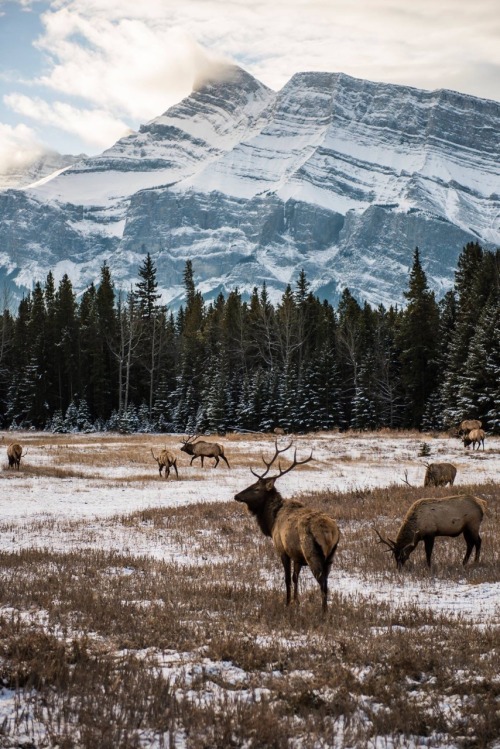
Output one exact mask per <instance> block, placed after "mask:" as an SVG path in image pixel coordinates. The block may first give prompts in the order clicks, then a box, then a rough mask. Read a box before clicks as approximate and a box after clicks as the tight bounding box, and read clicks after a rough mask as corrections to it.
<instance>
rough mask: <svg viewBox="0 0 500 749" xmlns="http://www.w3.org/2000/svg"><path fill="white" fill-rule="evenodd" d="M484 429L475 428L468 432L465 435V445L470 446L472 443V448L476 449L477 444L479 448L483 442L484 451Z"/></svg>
mask: <svg viewBox="0 0 500 749" xmlns="http://www.w3.org/2000/svg"><path fill="white" fill-rule="evenodd" d="M485 436H486V435H485V433H484V429H473V430H472V431H471V432H469V433H468V434H466V435H464V437H463V442H464V447H470V446H471V445H472V449H473V450H474V449H475V446H476V445H477V449H478V450H479V448H480V446H481V444H482V445H483V451H484V438H485Z"/></svg>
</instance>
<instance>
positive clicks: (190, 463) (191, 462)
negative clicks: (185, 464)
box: [189, 455, 203, 466]
mask: <svg viewBox="0 0 500 749" xmlns="http://www.w3.org/2000/svg"><path fill="white" fill-rule="evenodd" d="M195 458H196V455H193V457H192V458H191V460H190V462H189V465H190V466H192V465H193V460H194V459H195ZM201 465H202V466H203V459H202V461H201Z"/></svg>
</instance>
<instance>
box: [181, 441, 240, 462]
mask: <svg viewBox="0 0 500 749" xmlns="http://www.w3.org/2000/svg"><path fill="white" fill-rule="evenodd" d="M194 440H196V435H195V436H191V437H188V438H187V439H185V440H182V447H181V451H182V452H183V453H187V454H188V455H192V456H193V457H192V458H191V461H190V463H189V465H190V466H191V465H193V460H194V459H195V458H201V467H202V468H203V460H204V459H205V458H215V463H214V466H213V467H214V468H217V466H218V465H219V458H222V460H224V461H225V462H226V464H227V467H228V468H230V465H229V463H228V462H227V458H226V456H225V455H224V448H223V447H222V445H218V444H217V442H205V441H204V440H199V441H198V442H195V441H194Z"/></svg>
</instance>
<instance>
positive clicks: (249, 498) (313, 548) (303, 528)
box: [234, 440, 340, 611]
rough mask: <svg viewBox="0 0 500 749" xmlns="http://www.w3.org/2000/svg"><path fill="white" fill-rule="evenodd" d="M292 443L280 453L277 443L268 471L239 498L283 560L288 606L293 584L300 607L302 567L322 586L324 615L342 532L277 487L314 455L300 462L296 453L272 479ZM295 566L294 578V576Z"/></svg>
mask: <svg viewBox="0 0 500 749" xmlns="http://www.w3.org/2000/svg"><path fill="white" fill-rule="evenodd" d="M291 446H292V443H290V444H289V445H287V446H286V447H284V448H282V449H279V448H278V442H277V440H276V441H275V453H274V456H273V458H272V459H271V460H270V461H269V462H268V461H266V460H265V458H264V457H263V458H262V460H263V461H264V464H265V465H266V470H265V471H264V473H262V474H258V473H255V471H254V470H252V469H251V470H252V473H253V475H254V476H256V477H257V481H256V482H255V483H254V484H252V485H251V486H249V487H248V488H247V489H244V490H243V491H241V492H239V494H236V495H235V497H234V498H235V500H236V501H237V502H243V503H244V504H246V506H247V507H248V510H249V511H250V512H251V513H252V515H254V516H255V518H256V520H257V523H258V525H259V528H260V529H261V531H262V532H263V534H264V535H265V536H269V537H270V538H272V540H273V544H274V547H275V549H276V551H277V552H278V554H279V555H280V557H281V561H282V563H283V568H284V570H285V585H286V604H287V606H288V605H289V604H290V600H291V582H292V580H293V600H294V601H295V602H297V603H298V584H299V574H300V570H301V568H302V567H305V566H308V567H309V568H310V570H311V572H312V573H313V575H314V577H315V578H316V580H317V581H318V583H319V586H320V590H321V597H322V604H323V611H326V609H327V598H328V575H329V574H330V568H331V566H332V562H333V557H334V555H335V551H336V549H337V545H338V543H339V539H340V531H339V529H338V527H337V523H336V522H335V520H334V519H333V518H331V517H329V516H328V515H326V514H325V513H324V512H320V511H319V510H313V509H311V508H309V507H305V506H304V505H303V504H302V502H298V501H296V500H290V499H283V497H282V496H281V494H280V493H279V492H278V491H277V489H276V488H275V486H274V484H275V482H276V481H277V479H279V478H281V476H284V475H285V473H288V472H289V471H291V470H292V469H293V468H295V467H296V466H299V465H304V463H308V462H309V461H310V460H311V458H312V454H311V455H310V456H309V457H308V458H306V459H305V460H300V461H298V460H297V450H295V454H294V458H293V462H292V464H291V465H290V466H289V467H288V468H287V469H285V470H282V469H281V466H280V464H279V463H278V471H279V473H278V474H276V475H274V476H268V473H269V471H270V470H271V466H272V465H273V464H274V462H275V461H276V458H277V457H278V455H280V453H283V452H286V450H288V449H289V448H290V447H291ZM292 562H293V576H292V574H291V571H292V570H291V568H292Z"/></svg>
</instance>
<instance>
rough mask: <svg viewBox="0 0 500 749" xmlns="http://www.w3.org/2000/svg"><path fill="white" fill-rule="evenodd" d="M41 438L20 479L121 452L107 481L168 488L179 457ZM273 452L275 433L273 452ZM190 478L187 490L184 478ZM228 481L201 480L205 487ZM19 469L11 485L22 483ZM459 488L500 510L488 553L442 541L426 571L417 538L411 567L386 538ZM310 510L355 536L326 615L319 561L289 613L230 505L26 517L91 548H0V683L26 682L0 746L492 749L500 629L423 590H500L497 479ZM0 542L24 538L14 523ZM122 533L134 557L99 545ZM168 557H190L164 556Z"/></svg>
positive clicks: (372, 495)
mask: <svg viewBox="0 0 500 749" xmlns="http://www.w3.org/2000/svg"><path fill="white" fill-rule="evenodd" d="M419 438H420V439H421V435H419ZM38 439H41V440H45V435H43V436H42V437H39V436H38V435H35V436H33V447H35V440H38ZM211 439H213V440H214V441H221V442H224V445H225V447H226V454H227V456H228V458H229V461H230V463H231V465H235V466H245V467H249V466H251V467H253V468H254V469H256V468H257V469H259V468H260V466H262V465H263V464H262V461H261V450H260V444H261V439H262V435H256V439H255V442H256V449H255V450H254V451H253V452H249V453H243V451H241V450H239V449H238V448H239V444H238V443H239V442H241V440H245V441H248V435H241V436H240V435H231V436H230V437H229V436H228V437H224V438H217V437H215V436H214V437H212V438H211ZM285 439H286V438H285ZM257 440H258V442H257ZM21 441H23V442H24V441H25V440H21ZM26 441H27V440H26ZM37 444H38V449H40V450H43V451H46V452H50V456H51V459H50V461H47V462H46V463H40V464H38V465H37V464H33V465H30V466H29V467H28V465H27V464H26V466H25V468H24V470H25V471H26V472H28V471H29V472H31V473H32V474H33V475H34V476H41V477H42V476H54V477H60V478H66V477H70V478H75V479H76V481H75V491H78V479H79V478H81V477H82V476H85V477H89V476H91V475H92V471H93V468H94V467H95V468H96V470H97V469H99V470H101V469H102V468H105V467H106V466H107V465H110V460H112V461H113V465H124V464H127V465H128V466H129V467H132V471H131V472H130V473H129V474H128V475H127V476H126V477H125V476H124V477H121V478H113V479H110V485H112V484H115V485H119V484H120V482H135V483H137V484H141V483H143V484H144V486H145V487H147V486H148V485H151V482H152V481H156V482H160V481H161V482H164V479H160V478H159V477H158V470H157V466H156V463H155V462H154V460H153V459H152V457H151V454H150V447H151V446H152V447H153V448H154V449H155V450H156V449H158V448H159V447H162V446H164V445H165V444H167V446H168V447H172V446H177V447H178V445H179V440H178V438H174V437H168V438H165V439H164V438H163V437H160V438H158V436H156V437H154V436H141V437H140V438H138V437H137V436H133V437H130V438H128V437H119V438H118V437H116V436H110V435H105V436H103V435H81V436H78V438H76V439H73V438H70V437H68V436H67V435H56V436H50V435H49V436H48V440H47V441H42V442H39V443H37ZM265 444H266V445H267V438H266V443H265ZM273 444H274V436H273V435H269V452H270V454H272V451H273ZM42 445H44V446H43V447H42ZM83 445H86V446H89V445H90V449H89V448H88V447H85V450H84V449H83ZM232 445H234V449H233V450H232V449H231V446H232ZM299 457H303V454H302V452H301V455H300V456H299ZM475 459H476V458H475ZM115 461H116V463H115ZM186 461H187V459H186ZM185 465H186V464H184V467H185ZM79 468H81V469H82V470H79ZM301 469H302V470H304V471H308V470H312V468H311V466H310V465H308V464H307V465H304V466H303V467H301ZM179 470H180V473H181V478H180V481H179V486H182V481H183V480H184V477H185V476H186V473H187V472H183V470H182V466H181V465H180V466H179ZM226 471H227V469H225V468H223V469H222V471H221V470H219V469H217V471H216V472H212V471H211V470H208V469H205V471H201V468H200V469H198V470H197V471H195V470H193V469H191V471H190V472H189V474H188V475H189V478H190V479H193V478H196V479H197V480H199V481H200V482H203V481H206V480H208V478H209V477H210V478H213V477H214V476H215V477H216V478H218V476H219V475H223V474H224V473H225V472H226ZM19 475H23V471H21V472H20V473H19ZM30 475H31V474H30ZM7 477H8V478H9V479H11V480H12V485H13V486H15V483H16V482H15V480H14V479H17V477H18V473H17V472H16V473H15V474H14V472H9V473H7V472H5V473H4V474H3V478H7ZM250 479H251V477H250V476H249V480H250ZM2 480H3V479H2ZM169 482H174V483H175V482H176V479H175V478H174V479H172V477H171V478H170V479H169ZM465 491H471V492H472V493H476V494H478V495H480V496H482V497H484V498H486V499H487V501H488V505H489V509H488V513H487V516H486V518H485V520H484V522H483V526H482V536H483V547H482V552H481V562H480V563H479V564H478V565H471V566H470V567H468V568H466V570H465V571H464V570H463V568H462V565H461V560H462V557H463V553H464V542H463V539H462V538H459V539H438V540H437V542H436V546H435V549H434V555H433V560H434V561H435V569H434V570H433V575H432V576H431V575H429V572H428V570H427V567H426V564H425V555H424V551H423V548H420V547H419V548H418V549H417V550H416V551H415V552H414V554H413V555H412V557H411V558H410V561H409V562H408V563H407V566H406V567H405V569H404V571H403V573H399V572H397V570H396V567H395V564H394V562H393V560H392V559H391V558H390V556H389V555H388V554H386V553H385V552H384V549H383V547H382V546H381V545H380V544H378V543H377V538H376V535H375V533H374V530H373V528H374V527H376V528H377V529H378V530H380V531H381V532H382V533H386V534H389V535H391V536H392V537H393V536H394V534H395V533H396V532H397V529H398V527H399V524H400V522H401V520H402V518H403V517H404V515H405V513H406V510H407V509H408V507H409V506H410V505H411V504H412V502H414V501H415V500H416V499H419V498H421V497H424V496H436V497H438V496H446V495H449V494H451V493H461V492H465ZM300 499H301V500H302V501H303V502H304V503H307V504H309V505H312V506H316V507H318V508H320V509H322V510H324V511H326V512H328V513H330V514H332V515H333V516H334V517H335V518H336V519H337V521H338V523H339V526H340V528H341V532H342V538H341V542H340V545H339V551H338V553H337V556H336V558H335V562H334V566H333V569H332V573H331V576H330V595H329V610H328V613H327V615H326V616H322V614H321V603H320V594H319V590H318V586H317V585H316V583H315V582H314V580H313V579H312V576H311V575H310V572H309V570H304V572H303V573H302V578H303V579H302V580H301V600H302V603H301V606H300V607H291V608H288V609H287V608H286V607H285V606H284V597H285V596H284V582H283V572H282V569H281V565H280V562H279V560H278V559H277V558H276V556H275V553H274V551H273V546H272V543H271V542H270V540H269V539H267V538H265V537H264V536H263V535H262V534H261V533H260V531H259V529H258V528H257V526H256V524H255V521H254V520H253V518H252V517H251V516H250V515H249V513H248V512H246V511H245V509H244V508H242V507H241V506H240V505H239V504H237V503H236V502H225V503H222V502H218V503H211V504H203V503H199V504H194V505H189V506H179V507H168V508H158V507H152V508H149V509H145V510H141V511H138V512H134V513H130V514H124V515H122V516H118V517H115V518H106V519H102V520H94V521H93V522H92V524H89V521H87V520H73V521H71V520H64V521H62V520H57V519H55V518H53V517H50V518H48V519H38V520H36V521H30V522H29V523H27V524H26V527H25V529H24V531H25V532H28V531H29V532H30V533H31V534H32V535H33V536H36V537H37V538H38V539H43V538H49V536H50V538H54V535H55V534H60V536H61V539H62V544H61V546H62V547H63V548H68V546H69V545H68V546H66V547H64V539H65V538H67V539H70V538H71V539H80V541H79V543H78V544H77V546H76V547H75V548H74V550H67V551H64V552H59V553H58V552H55V551H53V550H49V549H43V548H27V549H19V550H17V551H15V552H3V553H0V689H1V686H3V688H9V689H13V690H14V691H15V692H16V695H17V700H18V702H17V708H16V710H15V711H14V713H13V714H12V715H11V717H10V718H9V720H6V721H5V722H4V723H3V725H2V724H1V722H0V745H1V746H6V747H14V746H24V747H29V746H32V747H37V749H38V748H39V747H40V749H42V747H45V746H46V747H51V748H52V747H53V748H54V749H55V748H56V747H58V749H69V748H70V747H71V748H72V747H75V746H78V747H82V749H91V748H92V749H95V747H99V748H100V749H101V748H102V749H107V748H108V747H109V749H116V748H117V747H120V749H129V748H130V749H132V748H133V749H136V748H137V747H139V746H158V747H162V746H164V747H184V746H186V747H188V749H206V748H211V747H214V749H215V748H219V747H245V749H246V748H247V747H248V748H250V749H253V748H255V749H258V748H260V747H276V748H277V749H285V748H286V749H298V748H299V747H300V749H318V748H319V747H321V748H323V747H324V748H325V749H326V747H338V749H342V748H343V747H359V748H360V749H373V747H374V746H378V747H382V746H388V747H391V748H392V747H394V748H397V747H401V748H403V747H404V748H405V749H406V748H407V747H413V746H415V747H416V746H422V747H423V746H428V747H460V749H482V748H483V747H484V748H486V747H488V749H493V747H495V748H497V747H498V737H499V736H500V678H499V676H498V662H497V658H498V650H499V648H500V627H499V626H498V623H497V622H494V621H491V620H490V621H485V622H482V623H481V626H477V625H476V623H475V622H474V621H473V620H472V619H470V618H465V617H456V616H452V615H451V614H445V613H436V610H434V609H433V610H431V609H429V608H424V607H422V606H421V605H419V604H420V602H419V600H418V598H417V596H418V590H426V586H430V585H435V584H439V583H445V582H446V581H450V582H451V583H457V582H460V583H461V584H463V586H464V591H465V592H467V590H468V589H469V586H471V585H480V584H484V585H486V584H487V583H498V582H499V569H500V487H499V485H498V484H497V483H491V484H482V485H478V486H470V487H468V486H460V487H455V488H453V490H451V491H450V489H439V488H432V489H429V488H426V489H424V488H423V487H419V488H414V487H410V486H407V485H406V484H403V483H402V482H401V481H399V482H398V483H396V484H394V485H393V486H390V487H387V488H383V489H373V490H364V491H355V492H348V493H344V494H340V493H339V494H332V493H331V492H326V491H325V492H315V493H314V494H304V495H302V496H300ZM101 531H102V535H100V532H101ZM0 532H1V533H3V534H5V535H8V536H9V537H11V536H15V535H16V534H19V536H21V535H22V529H20V527H19V525H18V524H16V523H14V522H8V523H4V524H2V526H1V527H0ZM123 533H125V535H126V538H127V548H130V549H132V550H133V551H134V552H135V553H131V552H129V551H127V550H126V549H125V548H119V550H115V551H107V550H106V548H105V546H104V545H103V544H102V538H104V537H106V534H107V535H108V537H113V536H116V538H121V537H122V534H123ZM39 546H40V541H38V542H37V547H39ZM421 546H422V545H421ZM162 548H164V549H165V559H158V558H155V557H154V555H153V553H152V552H153V549H154V550H161V549H162ZM138 549H146V550H148V549H149V550H150V552H151V553H148V552H147V551H146V552H145V553H144V554H143V555H142V556H141V555H139V554H138V551H137V550H138ZM168 550H174V551H175V554H176V555H177V557H176V558H177V560H178V561H177V562H170V561H166V560H167V559H168V558H169V557H168V553H167V551H168ZM353 575H354V576H357V577H358V579H360V580H362V581H366V589H365V591H364V592H363V594H360V593H358V594H352V591H351V590H350V589H349V587H348V584H347V579H348V577H349V576H353ZM378 583H381V584H382V583H383V584H384V585H385V586H389V587H390V586H393V588H394V590H395V594H394V598H393V599H392V600H390V601H385V600H383V599H381V598H378V597H377V584H378ZM404 585H409V586H414V587H415V591H416V594H415V602H414V603H404V602H403V601H399V600H398V597H397V591H398V590H401V589H402V586H403V587H404ZM370 590H371V591H372V593H371V594H370ZM172 664H173V665H172ZM235 669H239V670H238V671H237V672H236V671H235Z"/></svg>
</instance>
